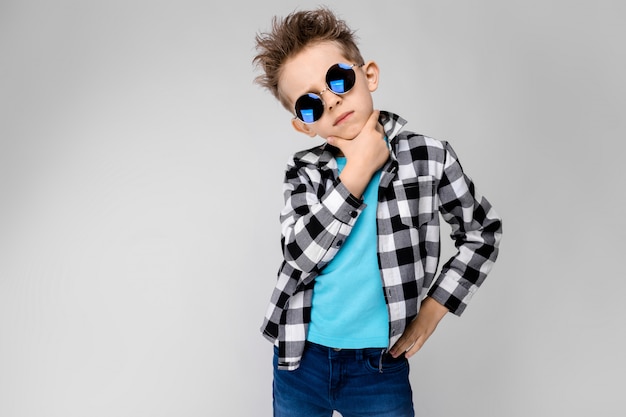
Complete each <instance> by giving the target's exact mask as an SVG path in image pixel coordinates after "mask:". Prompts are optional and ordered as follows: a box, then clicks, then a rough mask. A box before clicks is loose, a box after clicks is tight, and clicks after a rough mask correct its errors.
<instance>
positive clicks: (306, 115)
mask: <svg viewBox="0 0 626 417" xmlns="http://www.w3.org/2000/svg"><path fill="white" fill-rule="evenodd" d="M300 116H302V121H303V122H304V123H313V122H314V121H315V119H314V118H313V109H302V110H300Z"/></svg>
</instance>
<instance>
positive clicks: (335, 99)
mask: <svg viewBox="0 0 626 417" xmlns="http://www.w3.org/2000/svg"><path fill="white" fill-rule="evenodd" d="M328 91H329V92H330V93H332V95H329V96H328V97H327V100H326V103H327V104H326V105H327V106H328V110H332V109H333V107H335V106H336V105H338V104H339V103H341V100H342V98H341V96H340V95H339V94H335V93H334V92H333V91H332V90H328Z"/></svg>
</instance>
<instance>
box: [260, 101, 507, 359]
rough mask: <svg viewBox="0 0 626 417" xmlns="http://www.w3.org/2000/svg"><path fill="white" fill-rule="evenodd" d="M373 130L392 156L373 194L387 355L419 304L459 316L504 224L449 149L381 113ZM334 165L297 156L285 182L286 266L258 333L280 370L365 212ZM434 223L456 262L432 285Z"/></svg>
mask: <svg viewBox="0 0 626 417" xmlns="http://www.w3.org/2000/svg"><path fill="white" fill-rule="evenodd" d="M380 122H381V123H382V125H383V127H384V130H385V133H386V135H387V138H388V140H389V148H390V151H391V152H390V158H389V159H388V160H387V162H386V164H385V165H384V166H383V168H382V171H381V177H380V185H379V191H378V207H377V211H376V218H377V225H376V226H377V231H378V232H377V233H378V265H379V269H380V275H381V278H382V285H383V290H384V294H385V300H386V303H387V307H388V312H389V345H390V346H392V345H393V344H394V343H395V342H396V341H397V340H398V339H399V338H400V336H401V335H402V332H403V331H404V329H405V327H406V325H407V324H408V323H409V322H411V321H412V320H413V319H414V318H415V317H416V316H417V313H418V311H419V308H420V303H421V300H422V299H423V298H424V296H425V295H426V294H428V295H429V296H430V297H432V298H434V299H435V300H437V301H438V302H439V303H441V304H442V305H444V306H446V307H447V308H448V309H449V310H450V311H451V312H452V313H454V314H456V315H460V314H461V313H462V312H463V310H464V309H465V307H466V306H467V303H468V302H469V300H470V298H471V296H472V295H473V294H474V292H475V291H476V290H477V289H478V287H479V286H480V284H481V283H482V282H483V281H484V279H485V278H486V276H487V274H488V272H489V271H490V270H491V268H492V266H493V263H494V262H495V260H496V257H497V254H498V245H499V242H500V237H501V232H502V223H501V219H500V218H499V216H498V214H497V213H496V212H495V211H494V210H493V209H492V208H491V205H490V204H489V202H488V201H487V200H486V199H484V198H483V197H482V196H480V195H479V194H478V192H477V191H476V188H475V187H474V184H473V183H472V180H471V179H470V178H469V177H468V176H467V175H465V174H464V172H463V170H462V168H461V165H460V164H459V161H458V159H457V156H456V154H455V153H454V151H453V150H452V148H451V147H450V145H449V144H448V143H447V142H442V141H438V140H435V139H431V138H429V137H426V136H423V135H418V134H415V133H412V132H408V131H402V128H403V126H404V125H405V124H406V121H405V120H404V119H402V118H401V117H399V116H397V115H395V114H392V113H388V112H381V115H380ZM333 155H334V154H333V148H332V147H330V146H329V145H327V144H323V145H321V146H318V147H315V148H312V149H309V150H305V151H301V152H298V153H296V154H295V155H294V156H293V157H292V158H291V159H290V160H289V163H288V166H287V170H286V173H285V182H284V196H285V207H284V209H283V210H282V212H281V216H280V219H281V229H282V239H281V240H282V248H283V254H284V261H283V262H282V264H281V267H280V269H279V272H278V279H277V283H276V287H275V289H274V292H273V294H272V297H271V301H270V304H269V306H268V309H267V313H266V316H265V320H264V322H263V326H262V327H261V330H262V332H263V335H264V336H265V337H267V338H268V339H269V340H270V341H272V342H273V343H275V344H276V345H277V346H278V351H279V369H286V370H293V369H296V368H297V367H298V366H299V363H300V359H301V357H302V352H303V350H304V344H305V341H306V335H307V329H308V323H309V321H310V317H311V299H312V295H313V286H314V284H315V277H316V276H317V275H318V274H319V272H320V271H321V270H322V269H323V268H324V266H325V265H327V264H328V262H329V261H330V260H331V259H333V257H334V256H335V255H336V254H337V251H339V249H340V248H341V245H342V243H343V242H344V241H345V239H346V237H347V236H348V235H349V234H350V231H351V230H352V227H353V226H354V224H355V222H356V220H357V218H358V217H359V214H360V213H361V211H362V210H363V209H364V204H363V202H362V201H361V200H360V199H357V198H355V197H354V196H352V195H351V194H350V192H349V191H348V190H347V189H346V187H345V186H344V185H343V184H342V183H341V180H340V179H339V178H338V174H337V163H336V161H335V159H334V156H333ZM439 214H441V216H442V217H443V219H444V220H445V221H446V222H448V223H449V224H450V225H451V229H452V233H451V237H452V239H453V240H454V243H455V245H456V247H457V249H458V252H457V253H456V255H455V256H453V257H452V258H451V259H450V260H449V261H448V262H446V264H445V265H443V266H442V268H441V272H440V274H439V276H438V278H437V280H436V281H435V280H434V277H435V273H436V270H437V267H438V263H439V250H440V241H439V235H440V233H439ZM433 281H434V282H433ZM349 296H350V295H349V294H346V297H349Z"/></svg>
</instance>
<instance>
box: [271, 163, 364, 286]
mask: <svg viewBox="0 0 626 417" xmlns="http://www.w3.org/2000/svg"><path fill="white" fill-rule="evenodd" d="M321 174H322V173H321V172H320V171H319V169H318V168H317V167H316V166H311V165H304V166H303V165H301V164H297V163H296V162H295V161H294V159H293V158H292V159H291V160H290V161H289V163H288V166H287V170H286V172H285V179H284V183H283V193H284V198H285V205H284V208H283V210H282V211H281V214H280V221H281V245H282V250H283V256H284V259H285V261H286V262H287V263H288V264H289V265H290V266H291V267H292V268H295V269H296V270H300V271H302V272H304V273H305V274H303V277H310V279H313V278H312V277H311V274H310V273H311V272H319V271H320V270H321V269H322V268H323V267H324V266H325V265H326V264H328V262H330V260H331V259H332V258H333V257H334V256H335V254H336V253H337V251H338V250H339V248H340V247H341V245H342V244H343V242H344V241H345V239H346V237H347V236H348V235H349V233H350V231H351V230H352V227H353V226H354V224H355V223H356V220H357V218H358V216H359V215H360V213H361V212H362V211H363V209H364V208H365V204H364V203H363V201H362V200H360V199H357V198H356V197H354V196H353V195H352V194H350V192H349V191H348V189H347V188H346V187H345V186H344V184H343V183H342V182H341V180H340V179H338V178H332V179H326V178H323V176H322V175H321ZM305 283H306V282H305Z"/></svg>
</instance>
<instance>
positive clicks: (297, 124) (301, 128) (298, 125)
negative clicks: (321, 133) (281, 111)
mask: <svg viewBox="0 0 626 417" xmlns="http://www.w3.org/2000/svg"><path fill="white" fill-rule="evenodd" d="M291 126H293V128H294V129H296V131H298V132H300V133H304V134H305V135H307V136H310V137H315V136H316V135H317V133H315V132H313V131H312V130H311V128H310V127H309V125H308V124H306V123H304V122H303V121H302V120H300V119H298V118H297V117H294V118H292V119H291Z"/></svg>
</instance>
